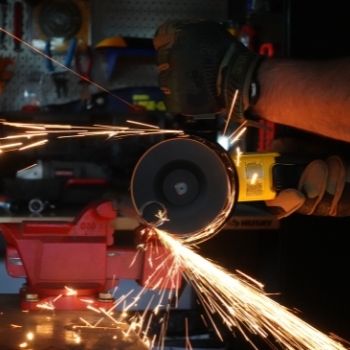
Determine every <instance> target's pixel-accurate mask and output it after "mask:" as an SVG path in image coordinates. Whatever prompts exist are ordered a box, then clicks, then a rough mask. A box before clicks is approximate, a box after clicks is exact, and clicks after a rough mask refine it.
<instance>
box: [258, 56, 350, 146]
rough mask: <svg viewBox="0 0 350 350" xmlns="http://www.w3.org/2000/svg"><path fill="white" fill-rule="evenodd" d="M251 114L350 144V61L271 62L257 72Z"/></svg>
mask: <svg viewBox="0 0 350 350" xmlns="http://www.w3.org/2000/svg"><path fill="white" fill-rule="evenodd" d="M258 81H259V84H260V97H259V99H258V101H257V103H256V105H255V107H254V110H253V111H254V113H257V114H258V115H259V116H260V117H262V118H264V119H267V120H270V121H272V122H275V123H279V124H283V125H288V126H293V127H296V128H299V129H303V130H306V131H310V132H314V133H317V134H321V135H324V136H328V137H332V138H335V139H338V140H343V141H349V142H350V58H344V59H338V60H332V61H320V62H312V61H293V60H278V59H270V60H266V61H264V62H263V63H262V64H261V66H260V69H259V71H258Z"/></svg>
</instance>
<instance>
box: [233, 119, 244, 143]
mask: <svg viewBox="0 0 350 350" xmlns="http://www.w3.org/2000/svg"><path fill="white" fill-rule="evenodd" d="M246 131H247V127H246V126H245V121H244V122H243V123H242V124H241V125H240V126H239V127H238V128H237V129H236V130H235V131H234V132H233V133H232V134H231V135H230V136H229V142H230V145H231V146H232V145H233V144H235V143H236V142H237V141H238V140H239V139H240V138H241V137H242V136H243V134H244V133H245V132H246Z"/></svg>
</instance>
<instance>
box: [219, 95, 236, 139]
mask: <svg viewBox="0 0 350 350" xmlns="http://www.w3.org/2000/svg"><path fill="white" fill-rule="evenodd" d="M238 93H239V90H238V89H236V91H235V93H234V95H233V97H232V101H231V104H230V108H229V112H228V113H227V117H226V123H225V127H224V131H223V132H222V135H223V136H225V135H226V132H227V128H228V125H229V123H230V120H231V118H232V115H233V110H234V108H235V105H236V102H237V97H238Z"/></svg>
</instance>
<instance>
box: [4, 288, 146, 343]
mask: <svg viewBox="0 0 350 350" xmlns="http://www.w3.org/2000/svg"><path fill="white" fill-rule="evenodd" d="M81 318H84V320H86V321H88V322H90V323H95V322H96V321H98V320H99V319H100V318H101V315H99V314H96V313H94V312H92V311H90V310H84V311H61V310H60V311H56V310H54V311H49V310H38V311H31V312H23V311H21V309H20V307H19V296H18V295H16V294H0V349H1V350H19V349H26V350H117V349H118V350H124V349H125V350H145V349H147V347H146V346H145V345H144V343H143V342H142V341H141V340H140V339H139V338H138V337H137V336H136V335H132V336H128V337H125V336H124V335H123V332H122V328H123V326H121V327H119V326H118V328H117V327H116V325H115V324H112V321H111V320H104V321H102V322H101V323H100V324H99V326H100V328H98V327H96V328H89V327H80V326H83V325H86V324H84V322H83V321H82V319H81ZM74 326H75V327H74ZM76 326H78V327H76ZM102 326H103V327H104V328H103V327H102Z"/></svg>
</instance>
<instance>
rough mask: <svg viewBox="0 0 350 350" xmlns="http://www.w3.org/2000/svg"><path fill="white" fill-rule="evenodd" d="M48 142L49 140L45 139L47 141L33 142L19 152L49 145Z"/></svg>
mask: <svg viewBox="0 0 350 350" xmlns="http://www.w3.org/2000/svg"><path fill="white" fill-rule="evenodd" d="M47 142H48V140H47V139H45V140H40V141H36V142H32V143H30V144H29V145H26V146H22V147H20V148H19V149H18V150H19V151H24V150H26V149H29V148H34V147H39V146H42V145H44V144H45V143H47Z"/></svg>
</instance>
